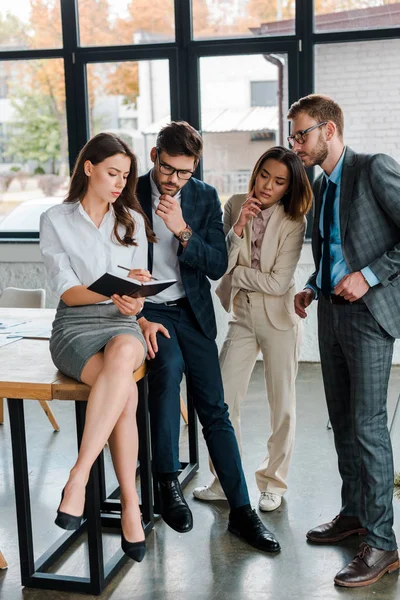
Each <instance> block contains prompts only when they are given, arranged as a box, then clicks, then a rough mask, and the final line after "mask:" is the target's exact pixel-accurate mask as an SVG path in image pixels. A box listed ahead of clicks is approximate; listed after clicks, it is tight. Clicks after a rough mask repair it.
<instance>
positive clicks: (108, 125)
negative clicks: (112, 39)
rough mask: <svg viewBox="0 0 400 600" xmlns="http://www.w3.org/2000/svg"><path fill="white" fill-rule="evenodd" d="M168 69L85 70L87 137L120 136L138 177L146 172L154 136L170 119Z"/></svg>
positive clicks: (149, 64) (108, 66) (104, 66)
mask: <svg viewBox="0 0 400 600" xmlns="http://www.w3.org/2000/svg"><path fill="white" fill-rule="evenodd" d="M168 66H169V65H168V61H166V60H143V61H138V62H121V63H100V64H98V63H95V64H90V65H88V67H87V72H88V88H89V110H90V133H91V135H94V134H96V133H99V132H100V131H111V132H113V133H116V134H117V135H119V136H121V137H122V138H123V139H124V140H125V141H126V142H127V143H128V144H129V145H130V146H131V148H132V149H133V151H134V152H135V154H136V156H137V157H138V159H139V171H140V173H144V172H146V171H147V170H148V169H149V168H150V166H151V164H152V163H151V161H150V150H151V148H152V147H153V145H154V142H155V137H156V134H157V132H158V130H159V128H160V127H161V126H162V125H164V124H165V123H167V122H168V121H170V119H171V107H170V93H169V70H168Z"/></svg>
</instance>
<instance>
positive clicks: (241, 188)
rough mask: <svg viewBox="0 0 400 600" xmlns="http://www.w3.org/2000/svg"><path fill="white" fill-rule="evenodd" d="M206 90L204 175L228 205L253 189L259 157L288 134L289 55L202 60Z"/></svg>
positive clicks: (203, 97)
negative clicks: (234, 195)
mask: <svg viewBox="0 0 400 600" xmlns="http://www.w3.org/2000/svg"><path fill="white" fill-rule="evenodd" d="M257 80H258V81H257ZM265 80H267V81H265ZM266 84H267V85H266ZM200 89H201V131H202V135H203V139H204V158H203V169H204V170H203V173H204V179H205V180H206V181H207V182H208V183H210V184H212V185H214V186H215V187H216V188H217V190H218V192H219V195H220V198H221V201H222V203H224V202H225V201H226V200H227V199H228V198H229V197H230V196H231V195H232V194H235V193H238V192H246V191H247V189H248V184H249V179H250V175H251V172H252V170H253V167H254V165H255V163H256V161H257V159H258V158H259V157H260V155H261V154H262V153H263V152H265V151H266V150H267V149H268V148H270V147H272V146H275V145H277V144H283V139H284V136H285V135H287V119H286V113H287V110H288V70H287V57H286V56H285V55H276V54H274V55H272V56H271V55H268V54H264V55H243V56H223V57H217V58H216V57H210V58H202V59H201V63H200Z"/></svg>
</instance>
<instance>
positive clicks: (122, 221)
mask: <svg viewBox="0 0 400 600" xmlns="http://www.w3.org/2000/svg"><path fill="white" fill-rule="evenodd" d="M116 154H124V155H125V156H127V157H128V158H130V161H131V168H130V170H129V175H128V177H127V180H126V185H125V187H124V189H123V190H122V192H121V194H120V195H119V196H118V198H117V200H116V201H115V202H114V204H113V208H114V213H115V224H114V231H113V234H114V236H115V238H116V239H117V241H118V242H119V243H120V244H122V245H123V246H137V242H136V241H135V239H134V237H133V236H134V234H135V221H134V219H133V217H132V215H131V213H130V212H129V209H133V210H135V211H136V212H138V213H139V214H141V215H142V217H143V218H144V223H145V227H146V236H147V239H148V241H149V242H156V241H157V238H156V236H155V234H154V232H153V231H152V229H151V227H150V224H149V220H148V218H147V216H146V215H145V213H144V212H143V209H142V207H141V206H140V203H139V200H138V199H137V196H136V184H137V179H138V166H137V159H136V156H135V155H134V153H133V152H132V150H131V149H130V148H129V146H128V144H126V143H125V142H124V141H123V140H121V138H119V137H118V136H116V135H114V134H113V133H99V134H97V135H95V136H94V137H92V139H90V140H89V141H88V142H87V143H86V144H85V145H84V147H83V148H82V150H81V151H80V153H79V156H78V158H77V159H76V163H75V167H74V170H73V173H72V177H71V181H70V185H69V191H68V195H67V197H66V198H65V200H64V202H71V203H76V202H79V201H80V200H83V198H84V197H85V194H86V192H87V189H88V185H89V177H88V176H87V175H86V174H85V170H84V165H85V162H86V161H87V160H90V162H91V163H92V164H93V165H98V164H99V163H101V162H103V160H105V159H106V158H109V157H110V156H115V155H116ZM118 225H123V226H124V227H125V235H124V237H123V238H121V236H120V235H119V233H118Z"/></svg>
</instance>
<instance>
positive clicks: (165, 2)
mask: <svg viewBox="0 0 400 600" xmlns="http://www.w3.org/2000/svg"><path fill="white" fill-rule="evenodd" d="M78 7H79V34H80V42H81V44H82V46H113V45H119V44H125V45H130V44H148V43H154V42H171V41H173V40H174V39H175V24H174V2H173V0H151V2H149V1H148V0H134V1H133V0H108V1H107V2H104V1H103V2H99V1H98V0H78Z"/></svg>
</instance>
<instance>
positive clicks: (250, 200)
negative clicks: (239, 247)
mask: <svg viewBox="0 0 400 600" xmlns="http://www.w3.org/2000/svg"><path fill="white" fill-rule="evenodd" d="M261 206H262V205H261V202H260V200H258V199H257V198H256V197H255V196H254V188H253V189H252V190H251V192H250V194H248V196H247V198H246V200H245V201H244V202H243V204H242V208H241V210H240V214H239V216H238V219H237V221H236V223H235V225H234V226H233V230H234V232H235V233H236V235H238V236H239V237H242V235H243V229H244V228H245V226H246V225H247V223H248V222H249V221H250V219H252V218H253V217H256V216H257V215H258V213H259V212H260V210H261Z"/></svg>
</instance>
